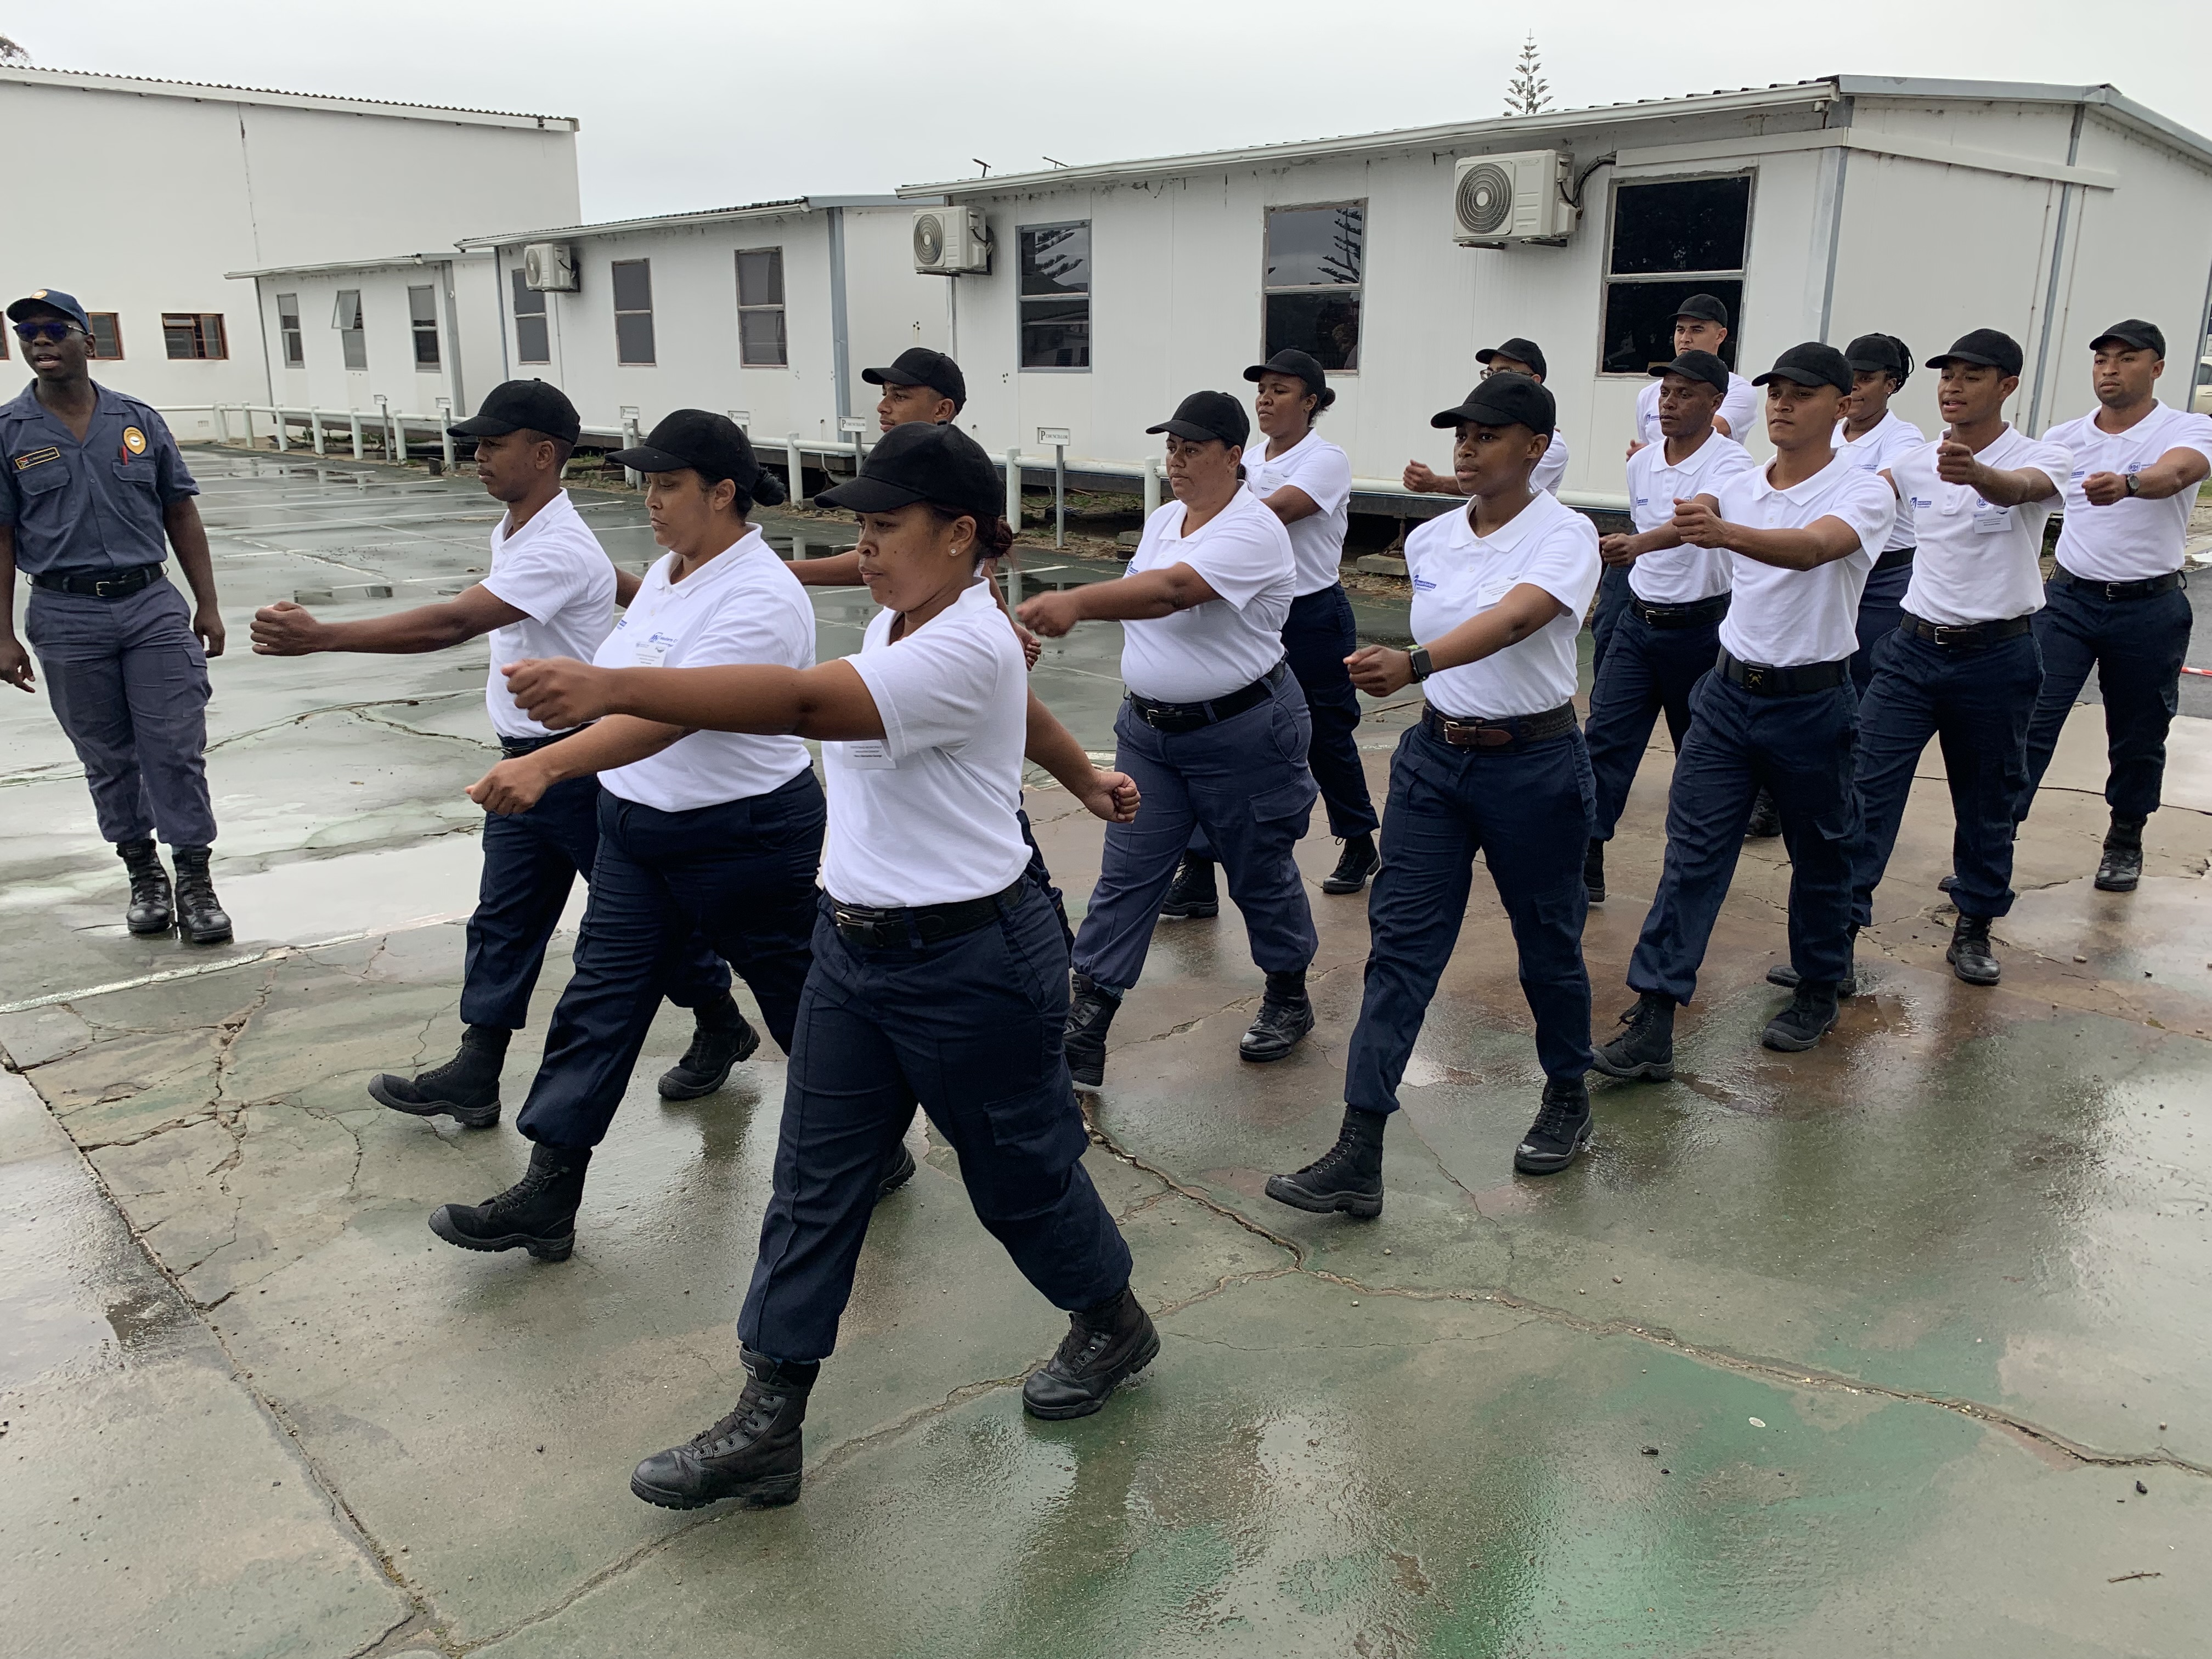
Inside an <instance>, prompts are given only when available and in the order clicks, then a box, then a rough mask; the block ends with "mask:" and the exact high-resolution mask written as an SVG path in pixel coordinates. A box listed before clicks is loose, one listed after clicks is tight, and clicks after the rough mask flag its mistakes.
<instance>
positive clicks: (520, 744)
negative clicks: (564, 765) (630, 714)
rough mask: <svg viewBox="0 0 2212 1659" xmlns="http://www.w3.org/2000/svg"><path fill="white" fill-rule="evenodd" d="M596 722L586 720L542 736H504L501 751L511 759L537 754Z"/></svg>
mask: <svg viewBox="0 0 2212 1659" xmlns="http://www.w3.org/2000/svg"><path fill="white" fill-rule="evenodd" d="M595 724H597V722H596V721H592V720H586V721H585V722H584V723H583V724H582V725H581V726H570V727H569V728H568V730H567V731H565V732H547V733H546V734H545V735H544V737H542V738H505V737H503V738H501V739H500V740H499V752H500V753H501V754H502V755H504V756H506V757H507V759H509V760H520V759H521V758H522V757H524V756H525V755H534V754H536V753H537V752H538V750H541V749H543V748H544V747H545V745H546V744H550V743H558V742H560V741H561V739H562V738H573V737H574V736H575V735H576V733H577V732H588V731H590V730H591V729H592V726H594V725H595Z"/></svg>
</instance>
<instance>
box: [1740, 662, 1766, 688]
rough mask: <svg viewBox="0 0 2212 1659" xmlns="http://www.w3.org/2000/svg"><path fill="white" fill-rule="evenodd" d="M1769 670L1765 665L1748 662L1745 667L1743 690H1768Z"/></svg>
mask: <svg viewBox="0 0 2212 1659" xmlns="http://www.w3.org/2000/svg"><path fill="white" fill-rule="evenodd" d="M1767 675H1768V670H1767V668H1766V667H1765V665H1764V664H1760V663H1751V662H1747V663H1746V664H1744V665H1743V689H1744V690H1747V691H1764V690H1766V689H1767Z"/></svg>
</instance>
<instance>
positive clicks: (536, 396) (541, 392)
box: [446, 380, 584, 444]
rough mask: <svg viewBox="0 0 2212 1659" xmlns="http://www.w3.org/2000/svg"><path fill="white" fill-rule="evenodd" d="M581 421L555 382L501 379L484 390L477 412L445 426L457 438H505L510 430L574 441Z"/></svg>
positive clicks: (566, 441) (573, 406)
mask: <svg viewBox="0 0 2212 1659" xmlns="http://www.w3.org/2000/svg"><path fill="white" fill-rule="evenodd" d="M583 429H584V423H583V422H582V421H580V420H579V419H578V418H577V416H576V405H575V404H572V403H570V402H569V401H568V394H567V393H566V392H562V390H561V388H560V387H559V386H548V385H547V384H546V383H545V382H544V381H543V380H502V381H501V382H500V384H499V385H497V386H494V387H493V388H492V389H491V390H490V391H489V392H486V393H484V400H483V402H482V403H481V404H477V412H476V413H475V414H473V415H471V416H469V418H468V419H467V420H465V421H456V422H454V423H453V425H451V426H449V427H447V428H446V430H447V431H448V432H450V433H452V434H453V435H454V436H455V437H456V438H504V437H505V436H506V435H507V434H508V433H510V432H522V431H526V430H527V431H531V432H542V433H544V435H546V436H547V437H549V438H556V439H558V440H559V441H561V442H562V443H564V444H572V443H574V442H575V441H576V439H577V437H578V436H579V435H580V434H581V433H582V431H583Z"/></svg>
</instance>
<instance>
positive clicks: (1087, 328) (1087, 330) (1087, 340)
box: [1013, 219, 1098, 374]
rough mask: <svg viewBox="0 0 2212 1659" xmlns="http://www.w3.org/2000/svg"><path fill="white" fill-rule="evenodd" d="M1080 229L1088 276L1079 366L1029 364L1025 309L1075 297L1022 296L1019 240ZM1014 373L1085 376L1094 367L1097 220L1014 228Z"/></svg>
mask: <svg viewBox="0 0 2212 1659" xmlns="http://www.w3.org/2000/svg"><path fill="white" fill-rule="evenodd" d="M1078 225H1080V226H1082V227H1083V230H1084V234H1085V236H1086V238H1088V240H1089V243H1090V246H1089V247H1088V248H1087V249H1086V251H1085V254H1084V258H1085V263H1086V264H1088V265H1089V266H1090V276H1089V278H1088V280H1086V281H1085V283H1084V285H1083V339H1084V346H1083V355H1084V356H1085V360H1086V361H1085V362H1080V363H1028V362H1023V361H1022V359H1023V357H1024V356H1025V355H1026V347H1025V345H1024V340H1023V336H1024V332H1025V331H1026V330H1027V329H1028V326H1029V311H1028V307H1029V305H1030V302H1031V301H1047V302H1049V301H1066V300H1069V299H1073V297H1075V296H1074V295H1066V294H1024V293H1023V292H1022V238H1023V237H1024V235H1026V234H1028V233H1029V232H1030V231H1033V230H1070V229H1073V228H1074V227H1076V226H1078ZM1013 274H1014V364H1015V368H1014V372H1015V373H1016V374H1090V373H1091V369H1092V368H1094V367H1096V363H1097V359H1096V356H1095V355H1094V350H1093V348H1094V347H1095V346H1096V345H1097V334H1096V333H1095V332H1094V326H1095V325H1096V323H1097V300H1098V240H1097V220H1096V219H1041V220H1039V221H1037V222H1036V223H1034V224H1026V225H1016V226H1015V227H1014V273H1013Z"/></svg>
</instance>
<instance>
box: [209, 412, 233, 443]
mask: <svg viewBox="0 0 2212 1659" xmlns="http://www.w3.org/2000/svg"><path fill="white" fill-rule="evenodd" d="M212 408H213V409H214V411H215V441H216V442H217V443H219V444H228V442H229V441H230V416H229V415H228V413H227V412H226V411H225V410H224V409H223V406H222V404H214V405H212Z"/></svg>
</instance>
